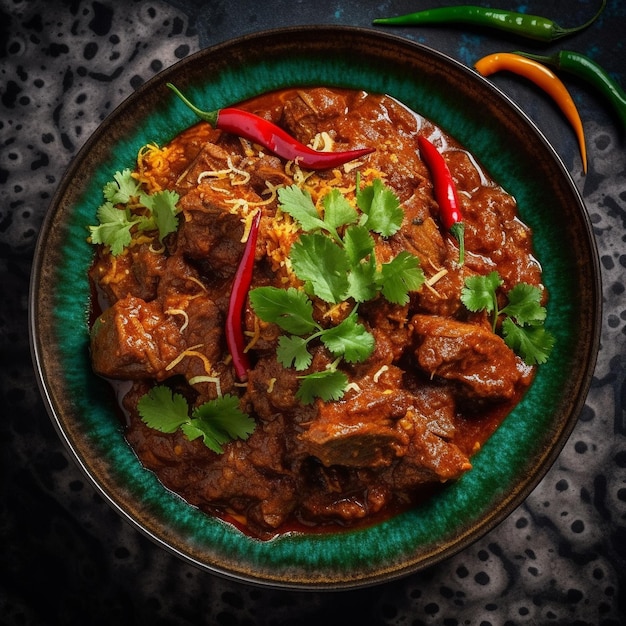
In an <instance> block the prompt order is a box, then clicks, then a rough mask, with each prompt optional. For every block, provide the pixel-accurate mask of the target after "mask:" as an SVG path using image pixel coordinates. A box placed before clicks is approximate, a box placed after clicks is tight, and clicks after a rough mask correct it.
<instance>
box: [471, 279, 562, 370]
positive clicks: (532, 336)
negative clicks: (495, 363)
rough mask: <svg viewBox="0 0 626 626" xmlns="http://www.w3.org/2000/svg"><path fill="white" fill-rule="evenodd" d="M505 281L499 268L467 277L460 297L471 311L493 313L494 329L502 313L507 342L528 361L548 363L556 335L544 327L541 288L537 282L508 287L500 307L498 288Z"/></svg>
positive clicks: (503, 334)
mask: <svg viewBox="0 0 626 626" xmlns="http://www.w3.org/2000/svg"><path fill="white" fill-rule="evenodd" d="M503 284H504V283H503V281H502V279H501V278H500V275H499V274H498V272H497V271H494V272H491V273H490V274H487V275H486V276H471V277H468V278H466V279H465V284H464V286H463V289H462V290H461V301H462V302H463V304H464V305H465V306H466V307H467V309H468V310H470V311H473V312H478V311H486V312H487V313H488V314H490V315H491V316H492V322H491V326H492V329H493V331H494V332H496V329H497V325H498V320H499V319H500V317H503V318H504V319H503V320H502V326H501V331H500V332H501V334H502V337H503V339H504V342H505V343H506V345H507V346H509V348H511V350H513V351H514V352H515V353H516V354H518V355H519V356H520V357H521V358H522V359H523V360H524V361H525V362H526V363H527V364H528V365H538V364H540V363H545V362H546V361H547V360H548V357H549V355H550V352H551V350H552V348H553V347H554V343H555V339H554V337H553V335H552V334H550V333H549V332H548V331H547V330H546V329H545V328H544V327H543V323H544V321H545V319H546V309H545V308H544V307H542V306H541V304H540V302H541V290H540V289H539V288H538V287H535V286H534V285H529V284H527V283H518V284H517V285H515V286H514V287H513V288H512V289H511V290H509V292H508V294H507V298H508V303H507V305H506V306H505V307H504V308H502V309H499V308H498V298H497V290H498V289H499V288H500V287H501V286H502V285H503Z"/></svg>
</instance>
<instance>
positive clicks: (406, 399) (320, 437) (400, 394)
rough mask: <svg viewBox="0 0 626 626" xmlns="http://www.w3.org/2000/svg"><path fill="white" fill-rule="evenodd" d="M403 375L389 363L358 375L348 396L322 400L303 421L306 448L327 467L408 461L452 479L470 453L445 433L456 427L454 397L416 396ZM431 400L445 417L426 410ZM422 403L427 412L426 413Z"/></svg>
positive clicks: (302, 437) (436, 477)
mask: <svg viewBox="0 0 626 626" xmlns="http://www.w3.org/2000/svg"><path fill="white" fill-rule="evenodd" d="M402 376H403V372H402V370H401V369H399V368H397V367H395V366H389V367H384V368H382V369H381V370H379V371H378V372H370V374H369V375H367V376H364V377H362V378H359V379H357V380H356V381H354V382H355V383H356V387H357V390H355V391H350V392H349V393H348V394H347V395H346V398H345V399H344V400H339V401H337V402H327V403H324V402H318V404H317V409H318V413H317V415H316V416H315V418H314V419H312V420H311V422H310V423H308V424H306V425H303V426H304V431H303V433H302V434H301V435H300V436H299V437H298V439H299V441H300V448H301V450H300V451H301V453H303V454H308V455H310V456H314V457H315V458H317V459H319V460H320V462H321V463H322V464H323V465H325V466H327V467H330V466H333V465H341V466H344V467H355V468H363V467H367V468H383V467H389V466H392V465H396V464H405V463H408V464H410V465H411V466H412V467H418V466H421V467H423V476H424V480H433V479H434V480H447V479H448V478H449V477H450V476H452V475H458V474H460V473H461V472H462V471H464V470H465V469H467V462H468V461H467V457H466V456H465V455H464V454H463V453H461V452H460V450H459V449H458V448H457V447H456V446H455V445H453V444H451V443H449V442H448V441H446V439H444V438H442V436H441V435H442V434H443V433H445V435H444V436H450V435H451V434H452V433H453V432H454V425H453V424H452V423H451V420H452V415H451V406H450V405H449V404H448V403H450V402H451V397H450V396H449V395H447V394H446V392H444V394H443V397H442V398H441V400H440V401H439V402H437V400H436V398H435V396H436V392H435V391H434V389H432V390H431V392H430V393H429V394H428V396H426V395H422V396H421V397H420V398H416V397H415V396H414V395H413V394H411V393H410V392H408V391H406V390H403V389H402V387H401V382H402ZM427 401H432V402H433V403H435V404H438V405H439V406H438V407H436V408H437V409H438V417H439V419H440V422H438V420H437V418H435V417H434V416H433V415H430V417H426V416H425V415H428V414H429V412H430V409H429V408H428V407H426V406H425V404H426V402H427ZM417 406H421V407H423V408H424V409H426V410H427V411H428V412H426V413H425V415H422V414H421V413H420V412H419V410H418V409H417V408H416V407H417ZM452 406H453V405H452ZM418 438H422V439H423V441H418ZM419 482H421V481H419ZM416 484H417V483H416Z"/></svg>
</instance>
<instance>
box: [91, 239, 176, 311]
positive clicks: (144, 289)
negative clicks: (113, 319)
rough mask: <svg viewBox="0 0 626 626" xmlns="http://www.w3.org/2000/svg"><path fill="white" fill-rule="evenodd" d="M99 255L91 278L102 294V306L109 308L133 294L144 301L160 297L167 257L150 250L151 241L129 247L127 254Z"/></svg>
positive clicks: (93, 266)
mask: <svg viewBox="0 0 626 626" xmlns="http://www.w3.org/2000/svg"><path fill="white" fill-rule="evenodd" d="M102 252H103V249H99V253H98V257H97V258H96V260H95V262H94V264H93V265H92V266H91V268H90V270H89V278H90V279H91V281H92V283H93V284H94V285H96V288H97V290H98V292H99V295H100V306H101V308H103V309H104V308H106V307H107V306H110V305H111V304H113V303H114V302H115V301H117V300H120V299H121V298H124V297H126V296H128V295H130V294H132V295H134V296H137V297H138V298H141V299H142V300H146V301H147V300H152V299H153V298H155V297H156V290H157V286H158V284H159V279H160V277H161V275H162V273H163V268H164V264H165V257H164V256H163V255H162V254H157V253H155V252H154V251H153V250H151V249H150V245H149V244H141V245H139V246H133V247H131V248H129V249H128V250H127V251H126V252H125V253H124V254H120V255H118V256H113V255H112V254H109V253H108V252H107V253H106V254H102Z"/></svg>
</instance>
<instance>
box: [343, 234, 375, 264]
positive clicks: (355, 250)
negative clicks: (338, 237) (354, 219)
mask: <svg viewBox="0 0 626 626" xmlns="http://www.w3.org/2000/svg"><path fill="white" fill-rule="evenodd" d="M343 245H344V249H345V251H346V254H347V255H348V260H349V262H350V264H351V265H353V266H354V265H356V264H357V263H358V262H359V261H362V260H363V259H365V258H366V257H367V256H368V255H370V254H372V253H373V252H374V239H373V238H372V236H371V235H370V231H369V230H368V229H367V228H365V226H349V227H348V228H346V232H345V233H344V236H343Z"/></svg>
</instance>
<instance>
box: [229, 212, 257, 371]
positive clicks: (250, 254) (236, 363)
mask: <svg viewBox="0 0 626 626" xmlns="http://www.w3.org/2000/svg"><path fill="white" fill-rule="evenodd" d="M260 221H261V211H259V212H258V213H257V214H256V215H255V216H254V218H253V221H252V225H251V227H250V232H249V234H248V240H247V241H246V245H245V247H244V249H243V254H242V255H241V260H240V261H239V266H238V267H237V272H236V273H235V278H234V279H233V286H232V289H231V291H230V299H229V301H228V313H227V315H226V328H225V332H226V345H227V346H228V350H229V351H230V354H231V356H232V359H233V367H234V368H235V374H236V375H237V378H239V380H241V381H245V380H247V379H248V370H249V369H250V361H249V359H248V355H247V354H246V352H245V343H244V336H243V321H242V319H241V318H242V315H243V307H244V304H245V302H246V297H247V295H248V289H249V288H250V282H251V281H252V270H253V268H254V253H255V250H256V240H257V237H258V234H259V223H260Z"/></svg>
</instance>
